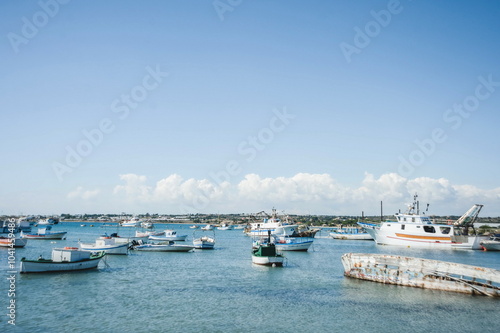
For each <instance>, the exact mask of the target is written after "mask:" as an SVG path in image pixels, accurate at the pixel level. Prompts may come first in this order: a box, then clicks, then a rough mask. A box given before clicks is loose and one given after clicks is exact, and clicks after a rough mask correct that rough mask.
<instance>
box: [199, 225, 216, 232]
mask: <svg viewBox="0 0 500 333" xmlns="http://www.w3.org/2000/svg"><path fill="white" fill-rule="evenodd" d="M201 230H205V231H208V230H214V226H213V225H211V224H207V225H206V226H204V227H201Z"/></svg>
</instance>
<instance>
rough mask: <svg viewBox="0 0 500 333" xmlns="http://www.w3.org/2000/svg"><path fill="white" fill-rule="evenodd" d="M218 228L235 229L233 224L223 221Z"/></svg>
mask: <svg viewBox="0 0 500 333" xmlns="http://www.w3.org/2000/svg"><path fill="white" fill-rule="evenodd" d="M217 230H233V226H232V225H231V224H227V223H222V224H221V225H220V226H218V227H217Z"/></svg>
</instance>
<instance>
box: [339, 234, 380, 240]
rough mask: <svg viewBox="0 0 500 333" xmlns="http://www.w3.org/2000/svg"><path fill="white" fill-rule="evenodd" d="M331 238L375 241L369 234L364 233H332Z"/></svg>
mask: <svg viewBox="0 0 500 333" xmlns="http://www.w3.org/2000/svg"><path fill="white" fill-rule="evenodd" d="M330 237H332V238H333V239H347V240H373V237H372V236H370V234H369V233H367V232H362V233H357V234H349V233H339V232H330Z"/></svg>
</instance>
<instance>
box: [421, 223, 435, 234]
mask: <svg viewBox="0 0 500 333" xmlns="http://www.w3.org/2000/svg"><path fill="white" fill-rule="evenodd" d="M424 231H425V232H430V233H433V234H434V233H436V229H434V227H433V226H428V225H424Z"/></svg>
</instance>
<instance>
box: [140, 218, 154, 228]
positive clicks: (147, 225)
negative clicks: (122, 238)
mask: <svg viewBox="0 0 500 333" xmlns="http://www.w3.org/2000/svg"><path fill="white" fill-rule="evenodd" d="M141 227H143V228H145V229H151V228H153V222H151V220H146V221H142V222H141Z"/></svg>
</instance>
